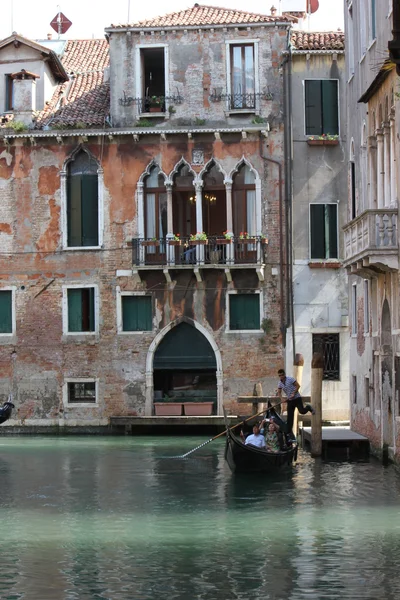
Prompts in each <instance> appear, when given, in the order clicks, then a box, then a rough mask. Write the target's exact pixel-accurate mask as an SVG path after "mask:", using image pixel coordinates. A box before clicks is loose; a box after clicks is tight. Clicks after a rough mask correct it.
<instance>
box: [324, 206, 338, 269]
mask: <svg viewBox="0 0 400 600" xmlns="http://www.w3.org/2000/svg"><path fill="white" fill-rule="evenodd" d="M326 212H327V222H328V225H327V227H328V240H329V246H328V247H329V252H328V254H327V258H338V247H337V232H338V229H337V206H336V204H327V205H326Z"/></svg>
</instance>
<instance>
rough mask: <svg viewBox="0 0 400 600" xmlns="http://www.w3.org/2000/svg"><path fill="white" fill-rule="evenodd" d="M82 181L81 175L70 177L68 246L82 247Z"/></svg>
mask: <svg viewBox="0 0 400 600" xmlns="http://www.w3.org/2000/svg"><path fill="white" fill-rule="evenodd" d="M81 180H82V177H81V175H73V176H71V175H70V176H69V177H68V186H67V194H68V200H67V224H68V225H67V226H68V246H82V214H81V188H82V185H81Z"/></svg>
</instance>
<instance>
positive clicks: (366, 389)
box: [365, 377, 370, 408]
mask: <svg viewBox="0 0 400 600" xmlns="http://www.w3.org/2000/svg"><path fill="white" fill-rule="evenodd" d="M369 405H370V402H369V377H366V378H365V406H366V407H367V408H369Z"/></svg>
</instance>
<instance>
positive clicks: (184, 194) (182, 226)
mask: <svg viewBox="0 0 400 600" xmlns="http://www.w3.org/2000/svg"><path fill="white" fill-rule="evenodd" d="M193 180H194V175H193V173H192V172H191V171H190V168H189V166H188V165H187V164H186V163H182V164H181V165H180V166H179V168H178V171H177V173H175V175H174V178H173V191H172V211H173V228H174V233H179V235H180V236H182V237H185V236H189V235H190V234H192V233H196V231H197V227H196V193H195V188H194V183H193Z"/></svg>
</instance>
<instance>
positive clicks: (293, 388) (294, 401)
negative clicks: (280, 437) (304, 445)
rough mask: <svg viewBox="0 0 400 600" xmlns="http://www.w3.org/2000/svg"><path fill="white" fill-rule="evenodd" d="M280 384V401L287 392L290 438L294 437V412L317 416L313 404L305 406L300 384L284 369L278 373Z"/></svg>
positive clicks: (288, 431) (278, 393)
mask: <svg viewBox="0 0 400 600" xmlns="http://www.w3.org/2000/svg"><path fill="white" fill-rule="evenodd" d="M278 376H279V383H278V392H277V395H278V396H279V398H280V399H282V390H283V391H284V392H285V394H286V397H287V400H288V402H287V421H286V424H287V433H288V435H289V436H292V437H294V435H293V431H292V429H293V419H294V411H295V410H296V408H297V410H298V411H299V413H300V414H301V415H305V414H307V413H308V412H310V413H311V414H313V415H315V410H314V409H313V407H312V406H311V404H306V405H305V406H304V404H303V400H302V399H301V396H300V394H299V389H300V384H299V383H298V382H297V381H296V380H295V379H294V377H288V376H287V375H286V373H285V371H284V370H283V369H279V371H278Z"/></svg>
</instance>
